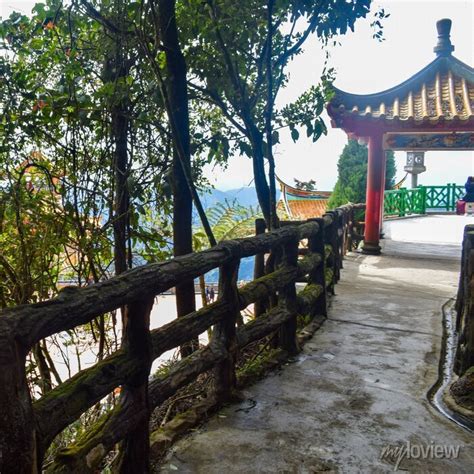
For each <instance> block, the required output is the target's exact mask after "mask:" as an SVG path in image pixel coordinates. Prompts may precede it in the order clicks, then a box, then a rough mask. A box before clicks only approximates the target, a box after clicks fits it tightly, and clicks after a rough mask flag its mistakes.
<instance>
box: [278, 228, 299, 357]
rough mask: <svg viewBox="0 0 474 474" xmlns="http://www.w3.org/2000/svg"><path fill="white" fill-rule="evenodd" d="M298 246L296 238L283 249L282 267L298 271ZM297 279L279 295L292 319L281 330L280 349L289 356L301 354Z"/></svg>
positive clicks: (279, 299) (280, 301)
mask: <svg viewBox="0 0 474 474" xmlns="http://www.w3.org/2000/svg"><path fill="white" fill-rule="evenodd" d="M298 245H299V239H298V238H297V237H295V238H294V239H291V240H290V241H289V242H288V243H287V244H286V245H285V246H284V248H283V257H282V265H283V266H285V267H287V268H291V269H294V270H295V273H296V271H297V269H298ZM295 283H296V279H295V280H294V281H292V282H291V283H289V284H288V285H286V286H285V287H284V288H283V289H282V290H281V291H280V292H279V294H278V303H279V304H280V305H281V306H283V307H284V308H285V309H286V310H287V311H288V312H289V313H290V314H291V318H290V319H289V320H288V321H286V322H285V323H283V324H282V325H281V328H280V337H279V343H280V347H281V348H282V349H283V350H284V351H286V352H288V353H289V354H297V353H298V352H299V347H298V343H297V340H296V325H297V321H296V316H297V302H296V286H295Z"/></svg>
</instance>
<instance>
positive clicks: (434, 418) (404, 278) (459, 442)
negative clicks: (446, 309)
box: [161, 241, 474, 474]
mask: <svg viewBox="0 0 474 474" xmlns="http://www.w3.org/2000/svg"><path fill="white" fill-rule="evenodd" d="M389 243H390V245H391V246H392V251H390V249H388V248H387V249H386V250H387V252H386V254H385V255H384V256H381V257H374V256H363V255H360V254H351V255H350V256H349V257H348V258H347V259H346V260H345V268H344V270H343V272H342V280H341V282H340V283H339V284H338V285H337V287H336V292H337V295H336V297H335V298H333V300H332V307H331V309H330V313H329V319H328V320H327V321H326V322H325V324H324V325H323V327H322V328H321V329H320V330H319V331H318V332H317V333H316V334H315V336H314V337H313V339H311V340H310V341H308V342H307V344H306V345H305V348H304V351H303V352H302V354H301V355H300V356H299V357H298V358H297V359H296V360H295V361H294V362H292V363H289V364H287V365H286V366H285V367H283V369H282V370H280V371H277V372H274V373H272V374H270V375H269V376H268V377H267V378H266V379H264V380H262V381H261V382H259V383H257V384H256V385H254V386H253V387H251V388H249V389H248V390H247V391H246V392H245V396H246V400H245V401H244V402H242V403H241V404H240V405H233V406H229V407H227V408H225V409H223V410H222V411H221V412H220V413H219V414H218V415H217V416H215V417H213V418H212V419H211V420H210V421H209V422H208V423H207V424H206V425H204V426H203V427H202V428H200V429H199V430H198V431H197V432H195V433H194V434H192V435H190V436H188V437H187V438H184V439H182V440H181V441H180V442H178V443H177V444H176V446H175V447H174V448H173V450H172V451H171V452H170V453H169V455H168V457H167V458H166V460H165V462H164V464H163V467H162V470H161V472H165V473H167V472H183V473H216V474H217V473H219V474H221V473H226V474H230V473H276V472H282V473H283V472H284V473H316V472H343V473H346V472H348V473H352V472H361V473H367V472H374V473H375V472H377V473H378V472H393V471H394V466H395V463H396V459H395V458H396V457H397V456H395V458H392V459H387V458H386V459H382V452H383V449H384V448H385V447H387V446H391V447H397V446H399V447H400V446H407V443H410V445H411V450H412V451H411V452H412V454H413V455H416V454H417V453H418V452H419V450H420V447H423V448H425V449H426V448H427V447H430V446H433V448H432V449H433V450H434V447H435V445H441V446H448V447H449V446H453V447H457V446H459V447H460V450H459V456H458V458H457V459H445V458H443V459H434V458H433V456H431V459H407V456H401V457H402V458H403V459H402V460H401V462H400V465H399V469H400V470H404V471H409V472H434V473H464V472H465V473H472V472H474V449H473V438H474V437H473V436H472V434H471V433H468V432H467V431H465V430H463V429H462V428H459V427H457V426H456V425H455V424H453V423H452V422H451V421H448V420H447V419H445V418H444V417H443V416H442V415H440V414H439V413H438V412H437V411H436V410H434V409H433V408H432V407H431V406H430V405H429V403H428V401H427V398H426V393H427V391H428V389H429V388H430V387H431V386H432V384H433V383H434V382H435V381H436V378H437V371H438V360H439V353H440V347H441V335H442V310H441V307H442V305H443V304H444V303H445V302H446V301H447V300H448V299H450V298H452V297H453V296H454V295H455V292H456V287H457V281H458V271H459V263H458V262H457V261H455V260H449V259H445V260H441V259H436V260H427V259H420V258H416V257H413V256H412V257H399V256H391V255H390V253H394V254H395V255H398V254H397V252H396V250H397V246H398V248H399V250H400V246H403V245H404V243H402V242H399V243H396V242H393V241H392V242H389ZM419 245H420V246H422V245H423V244H419ZM393 249H395V252H393ZM399 253H400V252H399ZM414 446H415V448H414ZM417 446H418V447H417ZM428 457H430V456H429V453H428Z"/></svg>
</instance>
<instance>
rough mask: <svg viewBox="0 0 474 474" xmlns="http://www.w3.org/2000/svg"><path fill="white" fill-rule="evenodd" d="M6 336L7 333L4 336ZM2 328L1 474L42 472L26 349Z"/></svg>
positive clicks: (0, 346)
mask: <svg viewBox="0 0 474 474" xmlns="http://www.w3.org/2000/svg"><path fill="white" fill-rule="evenodd" d="M2 333H3V334H2ZM7 333H8V328H1V327H0V386H1V387H2V388H1V390H0V407H1V409H0V427H1V429H0V472H2V473H13V472H15V473H21V474H23V473H24V474H27V473H28V474H30V473H36V472H38V465H37V450H36V430H35V426H34V420H33V410H32V408H31V398H30V392H29V389H28V383H27V381H26V374H25V357H26V354H25V352H26V351H24V349H23V348H22V347H20V346H19V345H18V343H17V342H15V341H14V340H13V339H12V338H11V337H8V336H6V334H7Z"/></svg>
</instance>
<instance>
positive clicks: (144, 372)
mask: <svg viewBox="0 0 474 474" xmlns="http://www.w3.org/2000/svg"><path fill="white" fill-rule="evenodd" d="M153 303H154V297H150V298H144V299H143V300H140V301H134V302H132V303H130V304H129V305H127V306H126V310H125V318H124V336H123V343H122V347H123V348H124V349H125V350H126V351H127V353H128V354H129V357H132V358H136V359H138V361H139V363H140V367H141V370H140V371H138V372H137V373H136V374H134V375H133V377H131V378H130V379H129V380H127V383H126V384H124V385H123V387H122V392H121V394H120V403H121V404H122V405H124V407H125V406H126V405H128V404H131V403H133V404H135V405H136V406H137V410H135V413H137V415H136V416H140V423H138V425H137V427H136V428H135V429H134V430H132V431H130V432H129V433H127V435H126V436H125V437H124V439H123V441H122V443H121V449H120V451H121V452H120V457H119V461H118V467H117V472H120V473H128V472H149V469H150V466H149V458H150V430H149V426H148V425H149V418H150V407H149V401H148V379H149V376H150V369H151V364H152V358H151V341H150V312H151V310H152V308H153ZM138 414H139V415H138Z"/></svg>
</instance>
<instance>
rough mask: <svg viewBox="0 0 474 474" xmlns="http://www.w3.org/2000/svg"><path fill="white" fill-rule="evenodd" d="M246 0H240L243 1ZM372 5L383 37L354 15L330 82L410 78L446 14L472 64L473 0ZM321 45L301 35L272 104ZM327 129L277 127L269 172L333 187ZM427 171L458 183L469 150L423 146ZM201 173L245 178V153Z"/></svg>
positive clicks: (286, 95)
mask: <svg viewBox="0 0 474 474" xmlns="http://www.w3.org/2000/svg"><path fill="white" fill-rule="evenodd" d="M242 1H245V0H242ZM34 3H36V2H34V1H30V0H0V16H2V17H6V16H8V15H9V14H10V12H11V11H12V10H19V11H22V12H23V13H26V14H28V13H29V12H30V11H31V7H32V6H33V5H34ZM379 7H382V8H384V9H385V11H386V13H389V14H390V17H389V18H386V19H384V20H383V25H384V37H385V41H383V42H378V41H376V40H374V39H373V38H372V33H373V31H372V29H371V28H370V21H371V17H369V18H368V19H365V20H364V19H363V20H359V21H358V22H357V23H356V27H355V32H354V33H351V32H349V33H348V34H346V35H344V36H341V37H340V38H339V41H340V46H337V47H335V48H332V49H331V58H330V66H332V67H334V68H335V70H336V80H335V82H334V85H335V86H336V87H338V88H339V89H342V90H345V91H347V92H352V93H355V94H367V93H374V92H380V91H382V90H385V89H388V88H390V87H393V86H395V85H397V84H399V83H400V82H403V81H404V80H406V79H408V78H409V77H411V76H412V75H413V74H415V73H416V72H418V71H419V70H420V69H422V68H423V67H425V66H426V65H427V64H428V63H430V62H431V61H432V60H433V59H434V58H435V54H434V52H433V47H434V46H435V45H436V42H437V33H436V21H437V20H439V19H441V18H451V19H452V21H453V26H452V29H451V41H452V43H453V44H454V46H455V51H454V53H453V54H454V55H455V56H456V57H457V58H458V59H460V60H461V61H463V62H465V63H467V64H468V65H470V66H473V65H474V0H382V1H374V2H373V4H372V13H373V12H375V11H376V10H377V9H378V8H379ZM323 63H324V51H323V50H322V48H321V45H320V43H319V42H318V41H317V39H316V38H311V39H310V40H308V42H307V44H306V46H305V51H304V53H303V54H301V55H299V56H297V57H296V58H295V59H294V60H293V61H292V63H291V64H290V66H289V73H290V80H289V82H288V86H287V87H286V88H285V89H284V90H282V91H281V92H280V94H279V96H278V99H277V107H278V106H279V107H281V106H283V105H285V104H286V103H288V102H291V101H293V100H295V99H296V98H297V97H298V96H299V95H300V94H301V93H303V92H304V91H305V90H307V89H308V88H309V87H311V86H312V85H314V84H317V83H318V81H319V78H320V76H321V72H322V69H323ZM324 118H325V121H326V124H327V127H328V134H327V135H326V136H322V137H321V138H320V139H319V140H318V142H316V143H312V142H311V141H310V140H308V139H306V134H305V133H301V134H300V136H301V138H300V140H299V141H298V142H297V143H294V142H293V141H292V140H291V138H290V136H289V133H288V132H287V133H285V132H283V131H281V132H280V140H281V143H280V144H278V145H276V147H275V151H274V154H275V163H276V173H277V175H278V176H279V177H280V178H282V179H283V180H284V181H286V182H288V183H289V184H292V183H293V179H294V178H297V179H299V180H305V181H306V180H310V179H314V180H316V185H317V188H318V189H319V190H332V188H333V186H334V184H335V182H336V179H337V160H338V158H339V155H340V154H341V152H342V149H343V148H344V145H345V144H346V143H347V137H346V135H345V133H344V132H343V131H341V130H339V129H333V128H331V126H330V123H329V120H328V117H327V115H324ZM395 156H396V163H397V179H401V178H402V177H403V176H404V175H405V172H404V171H403V165H404V163H405V160H406V153H405V152H396V154H395ZM425 165H426V167H427V171H426V172H425V173H422V174H421V175H419V179H418V182H419V184H432V185H435V184H446V183H448V182H452V183H454V182H455V183H457V184H462V183H464V182H465V180H466V176H468V175H474V151H447V152H444V151H443V152H437V151H430V152H427V153H426V155H425ZM205 176H206V177H207V178H208V179H209V181H210V182H211V184H213V185H214V186H215V187H216V188H218V189H221V190H228V189H235V188H240V187H242V186H247V185H249V184H251V183H252V178H253V174H252V164H251V161H250V159H249V158H246V157H240V156H235V157H232V158H231V159H230V162H229V165H228V167H227V169H225V170H223V169H220V168H218V167H214V166H211V165H208V166H207V167H206V169H205Z"/></svg>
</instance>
